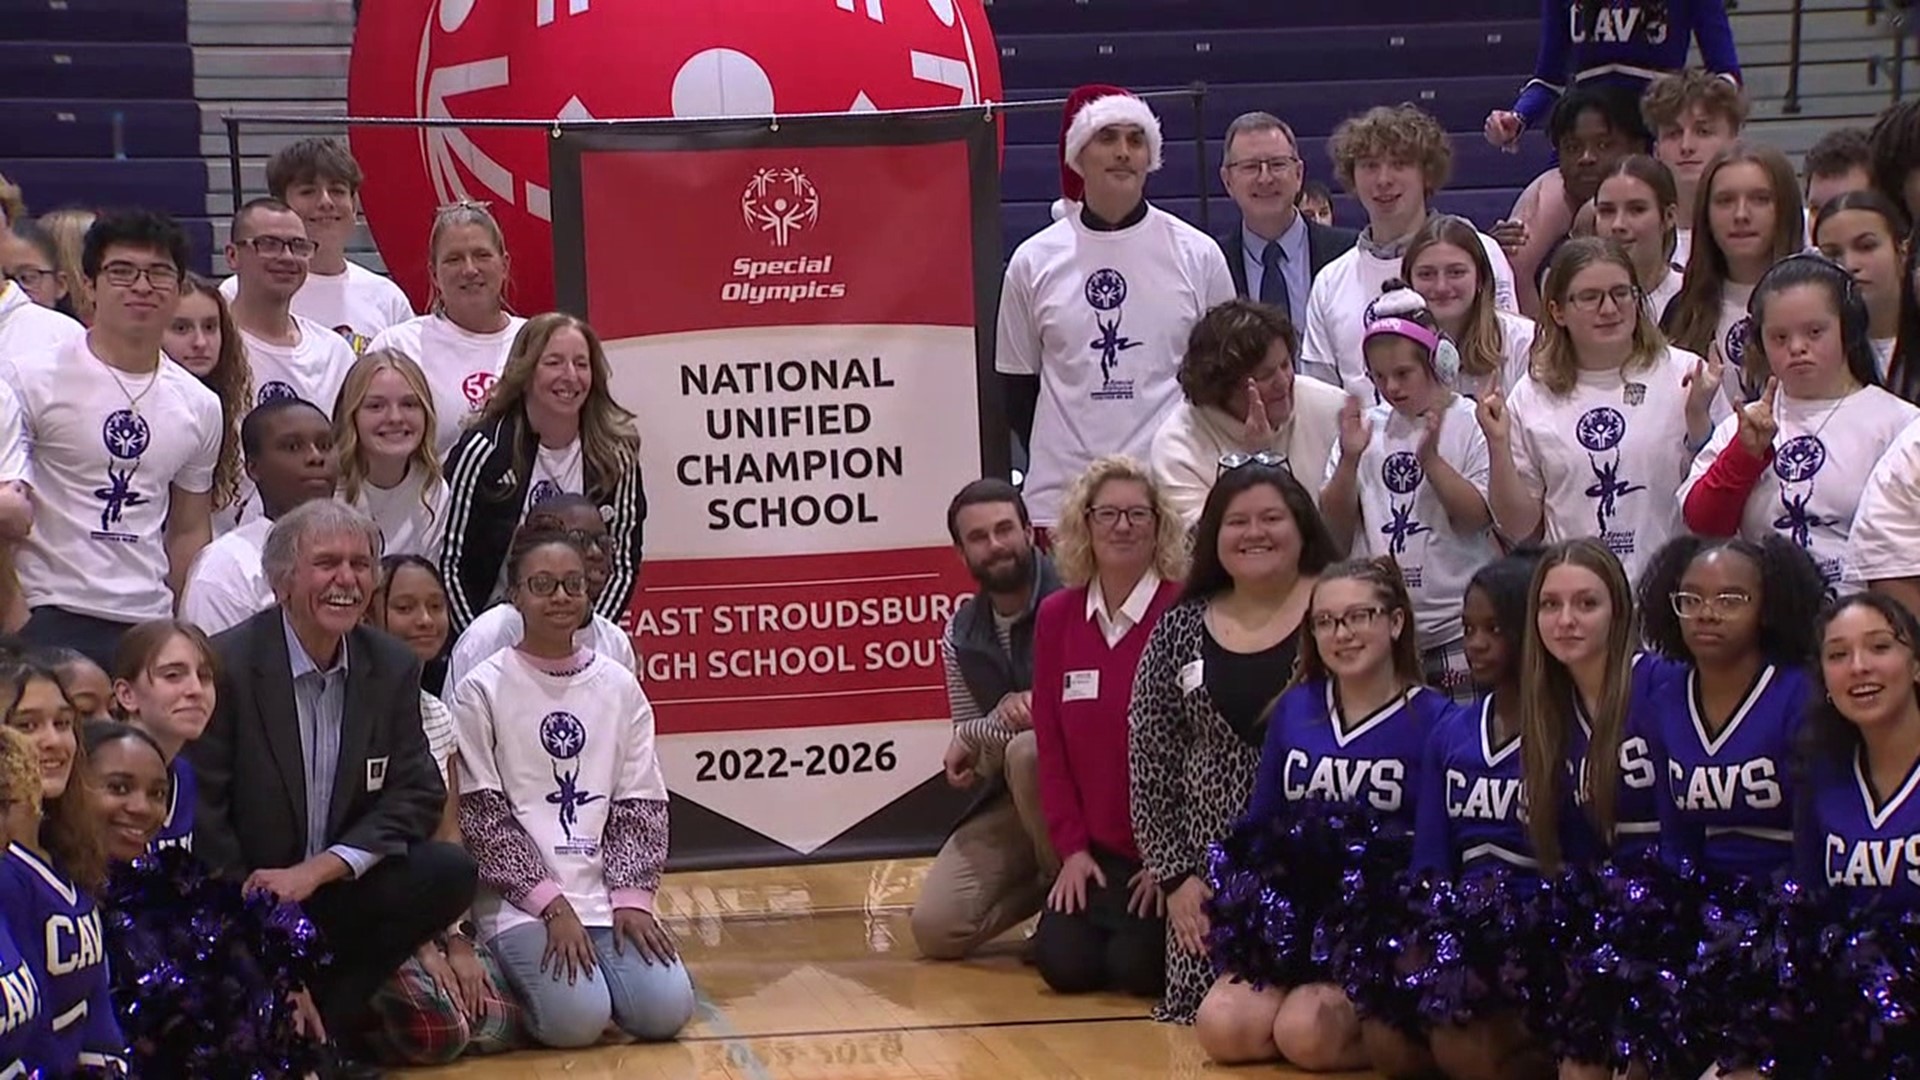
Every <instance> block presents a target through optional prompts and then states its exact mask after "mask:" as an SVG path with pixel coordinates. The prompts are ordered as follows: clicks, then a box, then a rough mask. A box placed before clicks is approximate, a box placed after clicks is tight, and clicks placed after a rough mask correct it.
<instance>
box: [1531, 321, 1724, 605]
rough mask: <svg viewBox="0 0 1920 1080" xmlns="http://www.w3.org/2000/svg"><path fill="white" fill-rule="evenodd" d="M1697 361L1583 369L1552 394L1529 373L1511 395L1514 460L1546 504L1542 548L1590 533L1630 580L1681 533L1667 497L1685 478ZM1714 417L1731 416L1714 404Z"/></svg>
mask: <svg viewBox="0 0 1920 1080" xmlns="http://www.w3.org/2000/svg"><path fill="white" fill-rule="evenodd" d="M1698 362H1699V357H1697V356H1695V355H1694V354H1692V353H1690V352H1687V351H1686V350H1684V349H1675V348H1668V349H1666V350H1665V351H1664V352H1662V353H1661V354H1660V357H1659V358H1658V359H1657V360H1655V361H1654V363H1653V364H1652V366H1651V367H1648V368H1646V369H1644V370H1641V371H1636V372H1633V373H1632V374H1631V375H1624V374H1622V372H1621V371H1619V370H1618V369H1616V370H1613V371H1582V372H1581V373H1580V374H1579V376H1578V378H1577V381H1576V382H1575V384H1574V387H1573V390H1572V392H1570V393H1569V394H1567V396H1566V397H1555V396H1554V395H1553V394H1552V393H1550V392H1548V390H1547V388H1546V387H1545V386H1542V385H1541V384H1540V383H1538V382H1536V381H1534V378H1533V376H1532V375H1529V376H1527V377H1526V378H1525V379H1522V380H1521V381H1520V385H1519V386H1516V387H1514V389H1513V393H1511V394H1509V395H1508V396H1507V411H1508V414H1509V418H1510V422H1511V424H1512V432H1513V434H1512V444H1513V464H1514V467H1515V468H1516V469H1517V470H1518V471H1519V473H1520V480H1521V482H1522V483H1523V484H1525V485H1526V487H1527V490H1529V491H1532V492H1536V493H1539V494H1540V495H1542V496H1543V498H1544V515H1545V532H1544V537H1545V540H1546V542H1547V543H1550V544H1551V543H1558V542H1559V541H1561V540H1571V539H1575V538H1578V537H1595V538H1597V539H1599V540H1601V541H1602V542H1603V543H1605V544H1606V545H1607V547H1608V548H1609V549H1610V550H1611V551H1612V552H1613V553H1614V554H1615V555H1616V556H1618V557H1619V559H1620V562H1621V563H1622V564H1623V565H1624V566H1625V567H1626V569H1627V578H1628V580H1629V581H1638V580H1640V571H1641V568H1642V567H1644V566H1645V565H1646V562H1647V560H1648V559H1650V558H1652V556H1653V553H1654V552H1656V551H1658V550H1660V546H1661V545H1662V544H1665V543H1666V542H1667V541H1668V540H1670V539H1672V538H1673V537H1675V536H1678V535H1679V534H1680V533H1681V532H1683V531H1685V528H1686V526H1685V525H1684V524H1683V523H1682V521H1681V517H1680V502H1679V500H1678V499H1675V498H1674V497H1673V493H1674V492H1675V491H1676V490H1678V489H1679V487H1680V481H1681V480H1682V479H1684V478H1685V477H1686V475H1687V463H1688V462H1689V461H1691V460H1692V457H1691V456H1690V455H1689V454H1688V453H1687V409H1686V403H1687V392H1686V388H1685V386H1684V385H1683V384H1682V380H1683V379H1685V378H1686V376H1687V375H1688V374H1690V373H1691V372H1692V371H1693V366H1694V364H1696V363H1698ZM1716 403H1717V404H1718V406H1719V410H1718V411H1719V413H1720V415H1723V416H1724V415H1726V414H1727V412H1728V411H1729V410H1728V409H1727V407H1726V404H1725V401H1724V399H1723V398H1716Z"/></svg>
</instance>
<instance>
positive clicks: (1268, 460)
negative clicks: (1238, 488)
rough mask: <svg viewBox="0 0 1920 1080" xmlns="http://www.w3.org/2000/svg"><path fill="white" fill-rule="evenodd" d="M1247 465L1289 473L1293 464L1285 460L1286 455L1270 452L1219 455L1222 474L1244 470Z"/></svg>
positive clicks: (1236, 452)
mask: <svg viewBox="0 0 1920 1080" xmlns="http://www.w3.org/2000/svg"><path fill="white" fill-rule="evenodd" d="M1248 465H1260V466H1264V467H1265V468H1269V469H1285V470H1286V471H1288V472H1289V473H1291V472H1292V471H1293V463H1292V462H1290V461H1288V460H1287V455H1285V454H1276V453H1274V452H1273V451H1271V450H1257V451H1255V452H1253V453H1251V454H1247V453H1242V452H1240V451H1238V450H1236V451H1234V452H1232V453H1228V454H1221V455H1220V471H1221V472H1223V473H1226V472H1232V471H1233V470H1235V469H1244V468H1246V467H1247V466H1248Z"/></svg>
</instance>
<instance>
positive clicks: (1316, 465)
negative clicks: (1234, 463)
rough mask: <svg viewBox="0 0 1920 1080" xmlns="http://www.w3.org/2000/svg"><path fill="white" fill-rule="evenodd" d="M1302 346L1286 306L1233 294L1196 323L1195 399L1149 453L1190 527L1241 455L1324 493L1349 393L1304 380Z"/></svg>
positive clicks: (1183, 372)
mask: <svg viewBox="0 0 1920 1080" xmlns="http://www.w3.org/2000/svg"><path fill="white" fill-rule="evenodd" d="M1299 347H1300V338H1299V335H1298V334H1296V333H1295V332H1294V328H1293V324H1292V323H1291V322H1289V321H1288V319H1287V316H1286V313H1285V312H1283V311H1281V310H1280V309H1279V308H1276V307H1272V306H1270V305H1266V304H1259V303H1255V302H1253V301H1250V300H1229V301H1227V302H1226V303H1224V304H1220V305H1218V306H1216V307H1215V308H1213V310H1211V311H1209V312H1207V313H1206V315H1205V316H1204V317H1202V318H1201V320H1200V321H1199V322H1198V323H1195V324H1194V327H1193V331H1192V333H1190V334H1188V335H1187V351H1186V355H1185V356H1183V357H1182V358H1181V360H1180V391H1181V394H1182V396H1183V397H1184V399H1185V400H1183V401H1182V402H1180V404H1178V405H1175V406H1174V408H1173V412H1171V413H1170V414H1168V416H1167V418H1166V420H1165V421H1164V422H1162V423H1161V425H1160V430H1158V431H1156V432H1155V433H1154V436H1153V449H1152V452H1151V455H1150V457H1149V459H1148V460H1149V461H1150V462H1151V464H1152V468H1153V479H1154V483H1155V484H1156V485H1158V486H1159V488H1160V490H1161V492H1162V494H1164V495H1165V496H1166V498H1167V502H1168V503H1169V504H1170V505H1171V506H1172V507H1173V511H1174V513H1176V514H1178V515H1179V517H1180V522H1181V524H1182V525H1185V526H1186V527H1188V528H1192V527H1193V525H1194V523H1195V522H1196V521H1197V520H1199V517H1200V509H1201V507H1202V506H1204V505H1205V504H1206V501H1207V492H1208V491H1209V490H1211V489H1212V487H1213V482H1214V479H1215V478H1216V477H1218V476H1219V474H1220V460H1221V459H1222V458H1223V457H1226V456H1227V455H1231V454H1239V455H1244V456H1252V455H1261V456H1263V457H1266V458H1269V459H1271V460H1270V461H1269V464H1286V465H1287V466H1288V467H1290V468H1291V469H1292V470H1293V472H1294V476H1295V478H1296V479H1298V480H1299V481H1300V483H1301V484H1302V486H1304V487H1305V488H1306V489H1307V494H1308V495H1309V496H1310V497H1312V498H1314V499H1318V498H1319V497H1320V487H1321V484H1322V483H1323V482H1324V481H1325V477H1326V471H1327V468H1326V467H1327V461H1328V460H1329V459H1330V458H1331V457H1332V455H1333V447H1334V444H1335V442H1337V441H1338V440H1339V437H1340V410H1341V408H1342V407H1343V406H1344V405H1345V404H1346V395H1345V394H1343V393H1341V392H1340V391H1339V390H1338V389H1336V388H1334V387H1332V386H1329V385H1328V384H1326V383H1323V382H1319V381H1317V380H1314V379H1302V378H1300V377H1299V376H1298V368H1297V367H1296V366H1295V365H1296V361H1297V360H1298V357H1299Z"/></svg>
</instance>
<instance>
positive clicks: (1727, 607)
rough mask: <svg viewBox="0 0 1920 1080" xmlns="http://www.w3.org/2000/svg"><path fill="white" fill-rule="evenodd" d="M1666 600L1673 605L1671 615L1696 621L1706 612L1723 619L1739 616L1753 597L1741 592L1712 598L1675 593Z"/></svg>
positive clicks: (1695, 594)
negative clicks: (1729, 616)
mask: <svg viewBox="0 0 1920 1080" xmlns="http://www.w3.org/2000/svg"><path fill="white" fill-rule="evenodd" d="M1668 599H1669V600H1671V601H1672V603H1673V613H1674V614H1675V615H1678V616H1680V617H1681V618H1683V619H1697V618H1699V617H1700V616H1701V615H1702V614H1704V613H1706V612H1708V611H1711V612H1713V613H1714V614H1715V615H1719V616H1721V617H1723V618H1724V617H1725V616H1728V615H1737V614H1739V613H1740V612H1741V611H1743V610H1745V608H1746V606H1747V605H1748V604H1751V603H1753V597H1751V596H1748V595H1747V594H1746V593H1743V592H1723V593H1719V594H1716V595H1714V596H1701V595H1700V594H1699V593H1690V592H1677V593H1674V594H1673V595H1672V596H1671V597H1668Z"/></svg>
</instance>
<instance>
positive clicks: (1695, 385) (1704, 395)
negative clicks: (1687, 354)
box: [1680, 345, 1727, 415]
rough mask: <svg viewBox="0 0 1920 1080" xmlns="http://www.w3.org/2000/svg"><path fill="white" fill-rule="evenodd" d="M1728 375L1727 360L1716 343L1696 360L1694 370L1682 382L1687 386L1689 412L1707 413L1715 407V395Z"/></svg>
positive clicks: (1696, 413)
mask: <svg viewBox="0 0 1920 1080" xmlns="http://www.w3.org/2000/svg"><path fill="white" fill-rule="evenodd" d="M1726 377H1727V362H1726V360H1725V359H1723V358H1722V357H1721V355H1720V346H1719V345H1714V346H1712V347H1711V348H1709V349H1708V350H1707V355H1706V356H1704V357H1701V358H1700V359H1699V360H1696V361H1694V363H1693V371H1692V372H1691V373H1689V374H1688V375H1687V376H1686V378H1684V379H1682V380H1680V384H1681V385H1682V386H1684V387H1686V388H1687V412H1688V413H1690V414H1695V415H1705V414H1706V413H1708V412H1709V411H1710V410H1711V409H1712V408H1713V395H1715V394H1717V393H1719V392H1720V387H1721V384H1722V383H1723V382H1725V380H1726Z"/></svg>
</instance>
